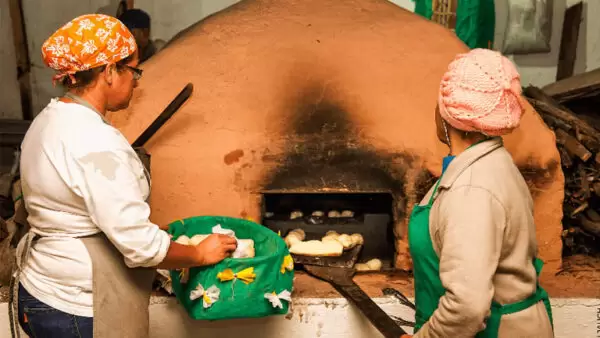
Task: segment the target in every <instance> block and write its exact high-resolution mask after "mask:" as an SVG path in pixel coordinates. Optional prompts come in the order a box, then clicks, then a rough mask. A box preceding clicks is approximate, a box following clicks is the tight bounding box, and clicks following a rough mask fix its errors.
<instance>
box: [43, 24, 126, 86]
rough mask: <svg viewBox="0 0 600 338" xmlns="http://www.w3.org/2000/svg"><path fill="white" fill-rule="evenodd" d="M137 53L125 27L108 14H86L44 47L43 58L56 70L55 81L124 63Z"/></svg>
mask: <svg viewBox="0 0 600 338" xmlns="http://www.w3.org/2000/svg"><path fill="white" fill-rule="evenodd" d="M136 50H137V44H136V43H135V38H134V37H133V35H132V34H131V32H130V31H129V30H128V29H127V27H125V25H124V24H123V23H122V22H121V21H119V20H117V19H116V18H113V17H111V16H108V15H102V14H87V15H82V16H80V17H77V18H75V19H73V20H71V22H69V23H67V24H66V25H64V26H62V27H61V28H59V29H58V30H57V31H56V32H54V34H52V36H50V37H49V38H48V40H46V42H44V44H43V45H42V59H43V60H44V63H45V64H46V66H48V67H50V68H52V69H54V70H56V71H57V72H58V74H57V75H55V76H54V77H53V80H54V82H55V83H56V81H59V80H62V79H63V78H64V77H65V76H69V77H70V78H71V81H73V83H75V78H74V77H73V74H75V73H76V72H79V71H82V70H87V69H91V68H95V67H99V66H103V65H106V64H109V63H115V62H118V61H121V60H123V59H125V58H127V57H128V56H130V55H131V54H133V53H135V51H136Z"/></svg>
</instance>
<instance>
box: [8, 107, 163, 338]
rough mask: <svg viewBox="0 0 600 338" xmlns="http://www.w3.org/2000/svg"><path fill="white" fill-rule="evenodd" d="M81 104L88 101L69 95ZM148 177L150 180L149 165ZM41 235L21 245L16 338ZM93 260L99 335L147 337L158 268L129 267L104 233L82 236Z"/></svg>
mask: <svg viewBox="0 0 600 338" xmlns="http://www.w3.org/2000/svg"><path fill="white" fill-rule="evenodd" d="M66 96H68V97H70V98H71V99H73V100H75V101H77V102H78V103H80V104H82V105H84V106H86V107H89V108H91V109H93V110H95V109H94V108H93V107H91V106H90V105H89V104H88V103H87V102H85V101H83V100H81V99H80V98H78V97H74V96H72V95H66ZM145 173H146V179H147V180H148V181H150V178H149V173H148V170H147V169H146V168H145ZM36 237H39V236H38V235H36V234H34V233H33V232H31V231H29V232H28V233H27V234H26V235H25V236H24V237H23V238H22V239H21V241H20V242H19V245H18V246H17V253H16V256H17V257H16V258H17V267H16V271H15V273H14V275H13V278H12V281H11V292H10V296H9V312H10V313H9V315H10V321H11V332H12V336H13V337H16V338H18V337H20V331H19V324H18V323H19V321H18V295H17V294H18V290H19V277H20V273H21V270H22V268H23V266H25V264H27V259H28V258H29V252H30V250H31V246H32V245H33V243H34V241H35V239H36ZM80 239H81V241H82V242H83V244H84V245H85V247H86V249H87V251H88V253H89V255H90V258H91V260H92V294H93V310H94V314H93V315H94V322H93V327H94V337H95V338H109V337H110V338H112V337H122V338H138V337H139V338H145V337H148V336H149V311H148V306H149V305H150V294H151V291H152V282H153V281H154V278H155V275H156V270H155V269H151V268H129V267H127V265H125V261H124V258H123V255H122V254H121V253H120V252H119V251H118V250H117V249H116V247H115V246H114V245H113V244H112V243H111V242H110V241H109V240H108V238H107V237H106V236H105V235H104V233H98V234H95V235H92V236H87V237H82V238H80Z"/></svg>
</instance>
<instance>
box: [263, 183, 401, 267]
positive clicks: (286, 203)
mask: <svg viewBox="0 0 600 338" xmlns="http://www.w3.org/2000/svg"><path fill="white" fill-rule="evenodd" d="M262 197H263V203H262V224H264V225H265V226H266V227H268V228H269V229H271V230H273V231H275V232H280V233H281V236H282V237H285V236H286V235H287V234H288V233H289V232H290V231H292V230H294V229H302V230H304V232H305V234H306V238H305V240H320V239H321V238H323V237H324V236H325V235H326V233H327V232H328V231H335V232H337V233H338V234H348V235H352V234H355V233H359V234H361V235H362V237H363V239H364V244H363V248H362V251H361V254H360V256H359V258H358V262H362V263H364V262H368V261H370V260H371V259H379V260H380V261H381V263H382V270H389V269H392V268H393V262H394V253H395V246H394V242H395V241H394V239H395V237H394V232H393V216H392V215H393V210H392V208H393V200H394V199H393V196H392V194H391V193H387V192H377V193H362V192H361V193H280V192H276V193H269V192H265V193H263V196H262Z"/></svg>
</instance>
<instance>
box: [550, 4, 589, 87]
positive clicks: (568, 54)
mask: <svg viewBox="0 0 600 338" xmlns="http://www.w3.org/2000/svg"><path fill="white" fill-rule="evenodd" d="M582 12H583V2H579V3H578V4H576V5H575V6H571V7H569V8H568V9H567V10H566V11H565V20H564V22H563V30H562V37H561V41H560V50H559V54H558V67H557V69H556V81H559V80H562V79H565V78H568V77H571V76H573V71H574V69H575V59H576V57H577V41H578V38H579V25H580V23H581V14H582Z"/></svg>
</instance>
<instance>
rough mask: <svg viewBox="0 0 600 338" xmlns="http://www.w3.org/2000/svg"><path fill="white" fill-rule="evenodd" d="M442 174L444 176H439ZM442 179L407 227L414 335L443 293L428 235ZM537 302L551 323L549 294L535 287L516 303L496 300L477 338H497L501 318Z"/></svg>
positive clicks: (538, 265)
mask: <svg viewBox="0 0 600 338" xmlns="http://www.w3.org/2000/svg"><path fill="white" fill-rule="evenodd" d="M442 175H443V173H442ZM440 181H441V177H440V179H439V180H438V181H437V183H436V185H435V187H434V189H433V193H432V194H431V197H430V198H429V202H428V203H427V204H426V205H423V206H420V205H415V207H414V209H413V211H412V214H411V216H410V221H409V224H408V242H409V250H410V254H411V256H412V260H413V265H414V266H413V271H414V279H415V305H416V308H417V310H416V314H415V323H416V325H415V333H416V332H417V331H418V330H419V329H420V328H421V327H422V326H423V325H424V324H425V323H426V322H427V321H428V320H429V318H430V317H431V316H432V315H433V312H434V311H435V310H436V309H437V307H438V303H439V300H440V298H441V297H442V296H443V295H444V294H445V293H446V290H445V289H444V286H443V285H442V281H441V280H440V260H439V258H438V256H437V253H436V252H435V250H434V248H433V242H432V241H431V234H430V233H429V215H430V212H431V206H432V205H433V202H434V201H435V197H436V196H435V195H436V192H437V189H438V186H439V184H440ZM533 264H534V266H535V270H536V273H537V275H538V277H539V275H540V272H541V270H542V265H543V262H542V261H541V260H540V259H537V258H536V259H535V260H534V262H533ZM539 301H543V302H544V305H545V307H546V311H547V312H548V316H549V317H550V323H551V324H552V308H551V307H550V300H549V298H548V294H547V293H546V291H544V289H543V288H542V287H541V286H540V285H539V282H538V284H537V289H536V292H535V293H534V294H533V295H531V296H529V297H528V298H526V299H525V300H522V301H520V302H517V303H513V304H506V305H501V304H498V303H497V302H495V301H492V304H491V316H490V317H489V318H488V319H487V322H486V328H485V330H484V331H481V332H479V333H478V334H477V335H476V337H478V338H483V337H488V338H496V337H498V330H499V328H500V319H501V318H502V315H508V314H511V313H516V312H519V311H521V310H525V309H527V308H529V307H531V306H533V305H535V304H537V303H538V302H539Z"/></svg>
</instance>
